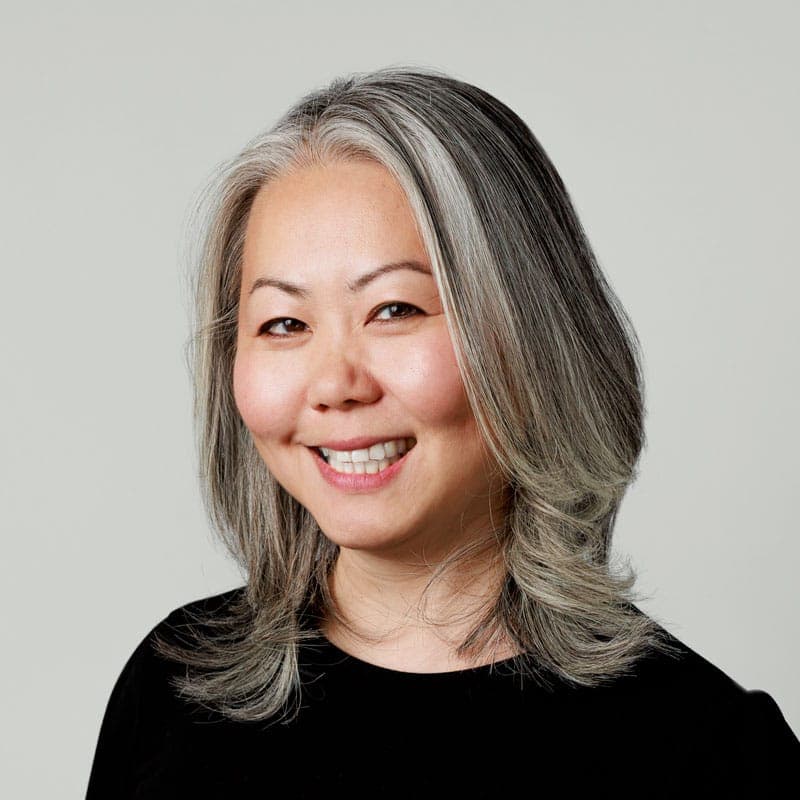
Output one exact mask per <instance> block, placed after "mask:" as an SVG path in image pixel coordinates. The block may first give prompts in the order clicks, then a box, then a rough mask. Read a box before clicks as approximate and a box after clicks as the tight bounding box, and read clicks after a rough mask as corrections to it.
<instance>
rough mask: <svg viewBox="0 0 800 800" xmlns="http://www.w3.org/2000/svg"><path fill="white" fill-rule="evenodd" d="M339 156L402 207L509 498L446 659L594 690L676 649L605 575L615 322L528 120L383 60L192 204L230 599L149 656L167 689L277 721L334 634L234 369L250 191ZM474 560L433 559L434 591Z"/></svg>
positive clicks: (307, 103)
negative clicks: (170, 668)
mask: <svg viewBox="0 0 800 800" xmlns="http://www.w3.org/2000/svg"><path fill="white" fill-rule="evenodd" d="M348 159H369V160H372V161H375V162H377V163H379V164H382V165H383V166H384V167H386V168H387V169H388V170H389V171H390V172H391V173H392V175H393V176H394V177H395V178H396V180H397V181H398V182H399V184H400V186H401V187H402V189H403V191H404V192H405V194H406V197H407V199H408V201H409V204H410V206H411V209H412V212H413V214H414V216H415V219H416V222H417V225H418V228H419V231H420V235H421V237H422V239H423V243H424V245H425V248H426V250H427V253H428V255H429V258H430V261H431V268H432V271H433V275H434V279H435V281H436V285H437V287H438V290H439V293H440V296H441V300H442V304H443V307H444V312H445V317H446V320H447V324H448V328H449V331H450V335H451V339H452V343H453V349H454V352H455V356H456V360H457V363H458V367H459V370H460V372H461V376H462V379H463V383H464V387H465V392H466V395H467V398H468V401H469V404H470V406H471V408H472V411H473V414H474V416H475V419H476V422H477V425H478V429H479V433H480V436H481V439H482V441H483V443H484V446H485V447H486V448H487V451H488V452H489V453H490V455H491V456H492V459H493V460H494V462H495V463H496V464H497V465H498V469H499V470H500V471H501V474H502V478H503V480H504V481H505V483H506V485H507V486H508V492H509V504H508V507H507V508H506V509H505V514H504V516H503V518H502V520H501V521H500V523H499V524H498V526H497V528H496V529H495V530H492V531H489V532H487V537H490V538H493V539H494V541H495V542H496V543H497V546H498V548H499V550H500V552H501V554H502V559H503V563H504V566H505V571H506V577H505V580H504V582H503V584H502V586H501V587H500V588H499V591H498V595H497V597H496V598H491V600H490V602H488V603H487V604H486V606H485V607H484V609H483V613H482V614H481V616H480V619H479V621H478V622H477V623H476V625H475V626H474V627H473V629H472V630H471V632H470V633H469V634H468V635H467V636H466V637H465V639H464V641H463V642H462V643H461V646H460V647H459V650H458V652H459V654H461V655H464V654H467V653H470V652H476V651H477V652H479V651H480V650H481V649H482V648H485V647H486V646H487V645H488V643H489V642H490V641H491V640H492V638H493V637H495V636H496V635H497V634H498V632H502V633H503V634H505V635H507V636H509V637H510V638H511V640H512V641H513V642H515V643H516V645H517V646H518V647H519V648H520V649H521V650H522V651H523V652H524V654H525V658H523V659H521V660H520V662H519V663H520V665H521V666H520V668H521V669H522V670H523V671H525V672H527V674H529V675H531V676H533V677H534V678H535V679H537V680H539V681H540V682H542V683H547V682H548V681H549V680H550V679H551V678H554V679H557V680H563V681H567V682H570V683H574V684H578V685H583V686H595V685H599V684H602V683H606V682H609V681H611V680H613V679H615V678H616V677H617V676H619V675H622V674H625V673H628V672H630V671H631V669H632V668H633V665H634V664H635V663H636V662H637V661H638V660H639V659H640V658H642V657H643V656H645V655H646V654H648V653H651V652H653V651H660V652H664V653H668V654H669V653H672V652H673V649H672V648H671V646H670V644H669V642H668V640H667V636H666V635H665V631H664V629H663V628H661V627H660V626H659V625H658V624H657V623H656V622H655V621H654V620H652V619H651V618H649V617H648V616H646V615H644V614H643V613H642V612H641V611H639V610H638V609H637V608H636V607H635V606H634V605H633V600H636V599H639V597H638V596H637V595H635V594H634V592H633V585H634V583H635V579H636V578H635V572H634V570H633V569H632V568H631V567H630V564H629V563H625V564H615V563H613V562H612V559H611V536H612V531H613V526H614V522H615V518H616V514H617V511H618V509H619V506H620V503H621V501H622V498H623V495H624V493H625V491H626V489H627V487H628V486H629V485H630V484H631V482H632V481H633V480H634V479H635V477H636V463H637V461H638V458H639V455H640V452H641V450H642V447H643V444H644V430H643V416H644V397H643V392H644V389H643V378H642V372H641V367H640V356H639V342H638V339H637V337H636V334H635V332H634V330H633V327H632V325H631V324H630V320H629V319H628V317H627V314H626V312H625V310H624V309H623V307H622V306H621V304H620V303H619V301H618V299H617V298H616V296H615V295H614V293H613V291H612V290H611V289H610V287H609V286H608V284H607V282H606V280H605V279H604V277H603V274H602V271H601V269H600V267H599V266H598V264H597V261H596V259H595V257H594V255H593V252H592V249H591V247H590V245H589V242H588V240H587V237H586V235H585V233H584V231H583V229H582V227H581V224H580V222H579V220H578V217H577V215H576V213H575V210H574V208H573V206H572V203H571V201H570V198H569V196H568V193H567V190H566V189H565V187H564V185H563V183H562V181H561V179H560V177H559V175H558V173H557V172H556V170H555V168H554V167H553V165H552V164H551V162H550V160H549V158H548V157H547V155H546V153H545V152H544V150H543V148H542V147H541V145H540V144H539V142H538V141H537V139H536V138H535V137H534V135H533V133H532V132H531V131H530V129H529V128H528V126H527V125H526V124H525V123H524V122H523V121H522V119H520V118H519V117H518V116H517V115H516V114H515V113H514V112H513V111H512V110H511V109H509V108H508V107H507V106H505V105H504V104H503V103H501V102H500V101H499V100H498V99H496V98H494V97H493V96H491V95H490V94H488V93H487V92H485V91H483V90H482V89H479V88H477V87H475V86H473V85H470V84H468V83H465V82H462V81H459V80H457V79H455V78H453V77H450V76H448V75H446V74H444V73H442V72H440V71H438V70H434V69H430V68H420V67H404V66H392V67H386V68H384V69H380V70H376V71H373V72H367V73H355V74H352V75H349V76H347V77H342V78H337V79H336V80H334V81H333V82H332V83H330V85H329V86H327V87H325V88H323V89H320V90H318V91H315V92H313V93H310V94H308V95H306V96H305V97H303V98H302V99H301V100H300V101H299V102H298V103H296V104H295V105H294V106H293V107H292V108H291V109H290V110H289V111H288V112H287V113H286V114H285V115H284V116H282V117H281V118H280V119H279V120H278V122H277V123H276V124H275V125H274V126H273V127H272V128H270V129H269V130H268V131H267V132H265V133H263V134H262V135H260V136H258V137H256V138H255V139H253V140H252V141H251V142H250V143H249V144H248V145H247V146H246V147H245V148H244V150H243V151H242V152H241V153H240V154H239V155H237V156H236V157H235V158H233V159H232V160H231V161H229V162H227V163H226V164H224V165H223V166H222V167H221V168H220V169H219V171H218V173H217V174H216V176H215V178H214V180H213V181H212V182H211V183H210V184H209V187H208V189H207V191H206V193H205V195H204V196H203V198H202V201H201V204H200V206H199V209H198V212H197V216H196V219H197V221H198V223H199V228H198V229H197V233H196V236H197V241H198V242H199V252H198V253H197V254H196V257H195V259H194V267H193V268H194V269H195V272H194V277H193V286H192V289H193V296H194V300H195V308H196V313H197V319H196V330H195V335H194V337H193V339H192V341H191V342H190V349H191V363H192V369H193V377H194V385H195V407H194V412H195V423H196V434H197V448H198V455H199V465H200V477H201V484H202V490H203V498H204V503H205V506H206V510H207V512H208V514H209V517H210V519H211V522H212V524H213V527H214V529H215V532H216V533H217V534H218V535H219V536H220V537H221V539H222V541H224V542H225V544H226V546H227V548H228V550H229V551H230V553H231V554H232V556H233V557H234V558H235V560H236V561H237V563H238V564H239V566H240V568H241V569H242V571H243V574H244V576H246V589H245V591H244V592H242V593H241V594H240V595H239V596H238V598H237V599H236V600H235V601H233V602H232V603H231V604H230V605H229V606H228V607H227V608H226V609H225V613H219V610H217V611H216V612H215V613H213V614H211V613H209V614H207V615H204V616H197V617H196V618H194V619H193V620H192V623H191V624H190V625H188V627H187V628H186V629H185V631H184V633H185V634H188V638H183V640H182V643H181V642H178V641H172V642H168V641H166V640H163V639H159V640H158V643H157V644H158V647H159V650H160V651H161V652H162V654H163V655H165V656H168V657H170V658H173V659H175V660H179V661H180V662H181V663H183V664H185V665H187V667H190V668H191V669H190V670H187V672H186V675H184V676H182V677H180V678H179V679H178V680H177V681H176V687H177V688H178V689H179V690H180V693H181V694H182V695H183V696H185V697H187V698H191V699H193V700H194V701H196V702H198V703H201V704H202V705H205V706H207V707H209V708H212V709H214V710H216V711H219V712H220V713H222V714H224V715H226V716H228V717H230V718H232V719H241V720H267V719H271V718H274V717H276V716H281V717H282V718H286V717H287V716H292V714H293V713H296V709H297V702H296V701H297V698H298V696H299V690H300V675H299V668H298V645H299V644H300V643H301V642H303V641H306V640H307V639H310V638H313V637H315V636H316V635H318V633H319V631H318V628H317V627H316V625H317V623H318V622H319V621H320V620H322V619H324V618H326V617H328V616H331V617H333V618H335V619H337V620H338V621H340V622H341V623H342V624H346V620H343V619H341V617H340V615H339V612H338V610H337V608H336V604H335V602H334V600H333V598H332V596H331V592H330V588H329V585H328V577H329V575H330V573H331V570H332V568H333V565H334V564H335V561H336V558H337V554H338V547H337V546H336V545H335V544H333V543H332V542H331V541H330V540H329V539H327V537H326V536H325V535H324V534H323V532H322V531H321V530H320V528H319V526H318V525H317V523H316V521H315V520H314V519H313V517H312V516H311V515H310V513H309V512H308V511H307V510H306V509H305V508H304V507H303V506H302V505H300V503H298V502H297V500H295V499H294V498H293V497H292V496H291V495H289V494H288V493H287V492H286V491H285V490H284V489H283V487H282V486H281V485H280V484H279V483H278V482H277V481H276V480H275V478H274V477H273V476H272V475H271V474H270V472H269V471H268V469H267V468H266V466H265V464H264V462H263V460H262V459H261V457H260V456H259V454H258V452H257V451H256V449H255V446H254V444H253V441H252V438H251V435H250V433H249V431H248V430H247V429H246V428H245V426H244V423H243V422H242V420H241V418H240V415H239V413H238V411H237V408H236V405H235V402H234V397H233V386H232V367H233V361H234V357H235V353H236V333H237V319H238V304H239V294H240V290H241V286H240V284H241V262H242V251H243V245H244V236H245V228H246V224H247V218H248V214H249V211H250V208H251V205H252V203H253V199H254V198H255V196H256V193H257V192H258V191H259V189H260V188H261V187H262V186H264V185H265V184H267V183H269V182H270V181H271V180H273V179H275V178H277V177H279V176H281V175H284V174H286V173H287V172H289V171H291V170H294V169H302V168H304V167H307V166H309V165H312V164H313V165H316V164H322V165H324V164H330V163H335V162H337V161H340V160H348ZM477 546H478V545H476V543H470V544H469V545H466V546H465V547H464V548H462V549H460V550H459V551H457V552H455V553H453V554H452V556H451V557H450V558H448V559H447V560H446V561H445V562H444V563H442V564H439V565H437V567H436V569H435V570H434V572H433V575H432V579H431V580H432V582H433V581H436V580H439V579H441V578H442V577H443V576H444V575H445V574H447V573H449V572H450V571H451V570H455V569H457V568H458V567H459V566H463V564H464V563H465V561H467V560H468V559H469V558H470V557H471V556H472V555H474V554H475V552H476V550H475V548H476V547H477ZM548 676H549V677H548ZM293 701H294V706H292V702H293Z"/></svg>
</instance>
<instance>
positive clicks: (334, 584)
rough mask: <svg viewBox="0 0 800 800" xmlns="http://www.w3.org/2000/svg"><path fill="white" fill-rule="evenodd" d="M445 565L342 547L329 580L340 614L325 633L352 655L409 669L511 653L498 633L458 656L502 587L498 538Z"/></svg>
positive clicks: (457, 665) (442, 667) (474, 662)
mask: <svg viewBox="0 0 800 800" xmlns="http://www.w3.org/2000/svg"><path fill="white" fill-rule="evenodd" d="M441 563H442V561H441V560H440V561H439V562H437V563H430V562H425V561H423V560H422V559H419V560H412V559H406V560H404V561H398V560H392V559H388V558H386V557H383V556H381V555H380V554H375V553H370V552H367V551H363V550H352V549H347V548H341V550H340V552H339V556H338V559H337V562H336V564H335V566H334V569H333V572H332V574H331V577H330V582H329V583H330V589H331V594H332V596H333V598H334V601H335V603H336V607H337V610H338V612H339V615H340V619H337V618H336V617H335V616H333V615H332V616H331V617H330V618H329V620H328V621H327V622H326V624H325V625H324V633H325V635H326V636H327V638H328V639H329V640H330V641H332V642H333V643H334V644H335V645H337V646H338V647H339V648H340V649H342V650H344V651H345V652H347V653H350V654H351V655H354V656H356V657H358V658H361V659H362V660H365V661H369V662H371V663H376V664H379V665H382V666H386V667H390V668H395V669H401V670H404V671H419V672H438V671H448V670H452V669H461V668H466V667H467V666H478V665H480V664H486V663H491V662H493V661H496V660H498V659H500V658H508V657H510V656H511V655H514V654H515V652H516V650H515V649H514V648H513V646H511V644H510V643H509V642H508V641H507V640H506V639H504V638H503V637H502V636H501V635H499V634H498V635H495V636H493V637H490V640H489V642H488V643H487V644H486V646H484V647H483V648H481V651H480V652H473V653H472V654H470V655H458V654H457V653H456V648H457V647H458V645H459V644H460V643H461V642H462V641H463V640H464V638H465V637H466V636H467V634H468V633H469V632H470V631H471V630H472V629H473V628H474V627H475V625H476V624H477V623H478V622H479V621H480V619H481V617H483V616H484V615H485V614H486V613H487V612H488V610H489V608H490V607H491V605H493V604H494V602H495V600H496V598H497V596H498V594H499V592H500V589H501V587H502V583H503V580H504V578H505V569H504V566H503V561H502V557H501V553H500V550H499V547H498V545H497V543H496V542H494V541H493V542H492V543H491V544H485V545H483V546H481V547H479V548H477V547H476V548H475V550H474V552H471V553H470V555H469V556H468V557H467V558H464V559H463V560H460V561H459V562H458V563H457V564H456V565H455V566H452V567H450V568H448V569H447V570H446V571H444V572H441V571H440V575H437V568H438V567H440V565H441Z"/></svg>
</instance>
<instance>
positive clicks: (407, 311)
mask: <svg viewBox="0 0 800 800" xmlns="http://www.w3.org/2000/svg"><path fill="white" fill-rule="evenodd" d="M386 309H388V310H389V312H390V315H389V317H384V318H382V319H381V318H379V317H378V314H381V313H382V312H383V311H384V310H386ZM398 309H399V313H397V312H398ZM418 312H419V309H418V308H417V307H416V306H412V305H410V304H409V303H387V304H386V305H384V306H381V307H380V308H379V309H378V311H377V313H376V314H375V318H376V319H377V320H378V322H391V321H392V320H393V319H404V318H405V317H411V316H414V314H417V313H418Z"/></svg>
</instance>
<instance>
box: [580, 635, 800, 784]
mask: <svg viewBox="0 0 800 800" xmlns="http://www.w3.org/2000/svg"><path fill="white" fill-rule="evenodd" d="M659 627H660V628H661V632H662V634H663V636H664V638H665V640H666V641H667V643H668V644H669V645H671V646H672V648H673V650H674V652H673V653H670V654H667V653H661V652H653V653H651V654H648V655H647V656H645V657H644V658H642V659H641V660H640V661H639V662H638V663H637V665H636V667H635V669H634V670H633V671H632V672H631V674H629V675H627V676H625V677H623V678H621V679H619V680H617V681H615V682H614V683H612V684H610V685H608V686H606V687H602V688H601V689H599V690H598V691H596V692H594V700H591V701H590V702H589V705H592V706H593V708H594V710H595V711H596V712H597V713H598V715H599V716H600V717H601V718H604V719H605V720H606V722H608V720H609V718H610V717H611V716H612V715H613V716H615V717H616V720H615V721H614V722H612V723H611V725H612V726H613V727H614V728H615V729H616V730H617V731H618V732H619V735H620V740H621V741H628V742H630V743H631V747H632V751H636V752H637V753H639V751H641V753H640V756H641V757H642V758H643V759H650V758H652V757H653V756H652V751H653V749H654V748H657V749H658V750H659V751H660V753H661V755H660V756H658V757H657V758H660V759H662V761H663V762H665V763H671V764H672V765H673V766H675V767H677V765H678V764H681V765H682V766H681V767H680V768H679V769H678V770H677V772H679V773H680V777H681V779H685V780H687V781H689V782H691V781H692V780H693V779H697V780H698V781H699V783H701V784H702V785H703V786H718V787H719V788H720V789H723V788H725V789H727V788H734V787H735V788H736V790H737V791H738V790H740V789H741V788H742V787H745V786H746V787H748V788H752V789H753V791H754V792H755V793H756V794H758V793H759V792H761V794H760V796H772V794H770V793H769V792H770V791H772V789H773V788H777V787H778V785H779V783H778V781H779V778H781V777H788V776H789V774H790V770H791V769H793V768H794V766H793V765H796V764H797V763H799V762H800V741H798V739H797V737H796V736H795V734H794V733H793V731H792V730H791V728H790V727H789V725H788V723H787V722H786V720H785V718H784V716H783V714H782V713H781V710H780V708H779V706H778V704H777V703H776V702H775V700H774V699H773V697H772V696H771V695H770V694H769V693H767V692H766V691H764V690H762V689H758V688H748V687H745V686H743V685H742V684H741V683H740V682H739V681H737V680H736V679H735V678H734V677H733V676H732V675H730V674H728V673H727V672H725V671H724V670H723V669H721V668H720V667H719V666H717V665H716V664H714V663H712V662H711V661H710V660H709V659H708V658H706V657H705V656H703V655H701V654H700V653H699V652H697V651H696V650H695V649H693V648H692V647H689V646H688V645H687V644H686V643H685V642H683V641H681V640H680V639H678V638H677V637H676V636H674V635H672V634H671V633H669V632H667V631H666V630H665V629H664V628H663V627H661V626H659ZM592 693H593V692H592V691H590V692H586V693H582V692H580V691H579V692H578V693H577V694H578V695H582V698H583V699H585V698H586V696H587V695H591V694H592ZM654 765H655V763H654ZM676 777H677V773H676Z"/></svg>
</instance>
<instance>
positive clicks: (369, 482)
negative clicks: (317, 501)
mask: <svg viewBox="0 0 800 800" xmlns="http://www.w3.org/2000/svg"><path fill="white" fill-rule="evenodd" d="M399 438H402V437H399ZM350 441H366V440H353V439H351V440H350ZM387 441H389V440H388V439H376V440H374V441H372V444H377V443H378V442H387ZM338 444H341V442H339V443H338ZM322 446H323V447H327V446H328V445H322ZM332 449H333V450H335V449H337V448H335V447H333V448H332ZM343 449H349V448H343ZM353 449H354V450H357V449H360V448H353ZM415 449H416V448H415V447H412V448H411V450H406V452H405V453H403V455H402V456H401V457H400V458H399V459H398V460H397V461H395V462H394V464H392V465H391V466H390V467H386V469H385V470H383V471H381V472H375V473H373V474H372V475H370V474H368V473H366V472H365V473H363V474H359V473H357V472H337V471H336V470H335V469H333V467H331V466H330V465H329V464H328V462H327V461H325V459H324V458H323V457H322V456H321V455H320V453H319V451H318V450H316V449H315V448H313V447H309V448H308V451H309V452H310V453H311V456H312V458H313V459H314V461H316V463H317V467H318V468H319V471H320V474H321V475H322V477H323V478H324V479H325V480H326V481H327V482H328V483H329V484H330V485H331V486H333V487H334V488H336V489H339V490H341V491H344V492H348V493H351V494H359V493H361V492H370V491H375V490H376V489H382V488H383V487H384V486H386V485H387V484H388V483H390V482H391V481H393V480H394V479H395V478H396V477H397V476H398V475H399V473H400V471H401V470H402V469H403V465H404V464H405V463H406V461H407V460H408V455H409V454H410V453H411V452H413V451H414V450H415Z"/></svg>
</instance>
